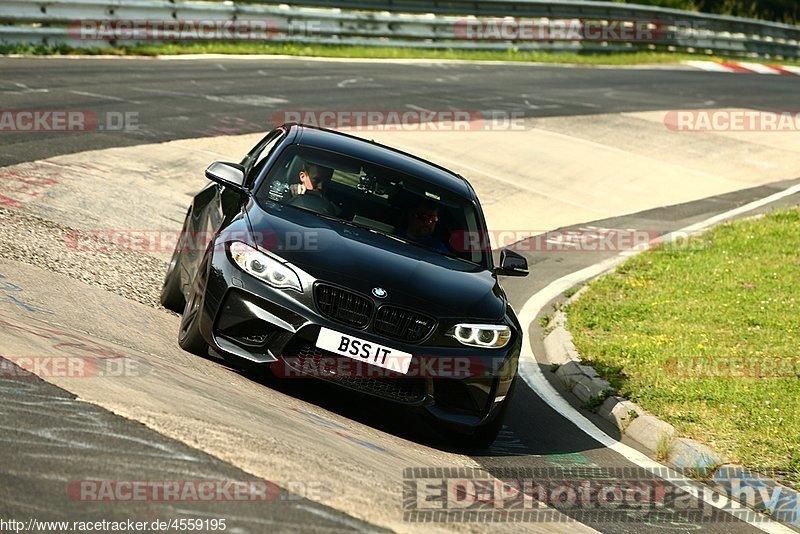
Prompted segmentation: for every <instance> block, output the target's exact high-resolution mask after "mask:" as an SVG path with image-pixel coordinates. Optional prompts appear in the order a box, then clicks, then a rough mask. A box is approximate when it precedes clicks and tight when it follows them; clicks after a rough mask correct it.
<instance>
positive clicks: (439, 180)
mask: <svg viewBox="0 0 800 534" xmlns="http://www.w3.org/2000/svg"><path fill="white" fill-rule="evenodd" d="M284 127H285V128H286V129H293V130H295V131H296V132H297V136H296V137H295V138H294V140H293V143H295V144H298V145H302V146H309V147H313V148H321V149H324V150H330V151H331V152H337V153H340V154H345V155H348V156H353V157H356V158H359V159H362V160H364V161H369V162H370V163H375V164H378V165H382V166H385V167H389V168H391V169H397V170H398V171H400V172H403V173H406V174H410V175H412V176H415V177H417V178H420V179H423V180H426V181H428V182H430V183H432V184H434V185H437V186H439V187H441V188H442V189H447V190H448V191H451V192H453V193H456V194H459V195H461V196H463V197H466V198H469V199H471V200H475V199H476V197H475V193H474V191H473V189H472V187H471V186H470V185H469V184H468V183H467V181H466V180H465V179H464V177H462V176H461V175H458V174H456V173H454V172H453V171H450V170H448V169H445V168H444V167H440V166H439V165H436V164H435V163H431V162H430V161H427V160H424V159H422V158H419V157H417V156H414V155H412V154H408V153H406V152H402V151H400V150H397V149H395V148H392V147H389V146H386V145H382V144H380V143H376V142H375V141H371V140H366V139H362V138H360V137H355V136H352V135H348V134H346V133H342V132H337V131H335V130H327V129H325V128H317V127H315V126H309V125H305V124H286V125H284Z"/></svg>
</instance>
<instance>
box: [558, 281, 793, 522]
mask: <svg viewBox="0 0 800 534" xmlns="http://www.w3.org/2000/svg"><path fill="white" fill-rule="evenodd" d="M587 287H588V286H583V287H582V288H581V289H580V290H579V291H578V292H577V293H575V294H574V295H573V296H572V297H570V298H569V299H567V304H569V303H570V302H573V301H574V300H576V299H577V298H578V297H580V295H581V294H583V292H584V291H585V290H586V288H587ZM566 319H567V316H566V314H565V313H564V312H563V311H560V310H559V311H557V312H556V314H555V315H554V316H553V318H552V319H551V321H550V323H549V324H548V325H547V328H546V330H545V331H546V332H547V331H548V329H550V328H552V331H550V332H549V333H548V334H547V335H546V336H545V339H544V349H545V355H546V358H547V361H548V362H550V363H551V364H555V365H558V369H556V371H555V375H556V377H558V379H559V380H561V382H562V383H563V384H564V386H565V387H566V388H567V389H568V390H570V391H571V392H572V393H573V394H574V395H575V396H576V397H577V398H578V399H580V400H581V402H583V403H584V404H585V405H592V404H595V403H597V404H599V408H598V409H597V413H598V414H599V415H600V416H601V417H602V418H603V419H605V420H607V421H609V422H611V423H612V424H614V425H616V427H617V428H618V429H619V431H620V433H622V434H624V435H626V436H628V437H630V438H631V439H633V440H635V441H637V442H638V443H640V444H641V445H643V446H644V447H645V448H646V449H647V450H648V451H649V452H650V453H651V454H652V455H654V456H662V457H663V459H665V460H667V461H668V462H669V463H671V464H673V465H674V466H676V467H678V468H680V469H684V470H692V471H695V472H696V474H697V475H699V476H701V477H702V478H707V482H710V483H711V484H712V485H713V488H714V489H715V490H717V491H719V492H721V493H722V494H723V495H726V496H729V497H731V498H732V499H733V500H736V501H738V502H740V503H742V504H744V505H745V506H747V507H749V508H752V509H754V510H756V511H759V512H763V513H765V514H767V515H769V516H770V517H771V518H772V519H775V520H777V521H781V522H784V523H788V524H791V525H795V526H800V492H797V491H795V490H793V489H791V488H788V487H786V486H784V485H782V484H780V483H779V482H777V481H775V480H773V479H771V478H768V477H766V476H763V475H760V474H757V473H754V472H752V471H750V470H748V469H747V468H745V467H742V466H740V465H735V464H730V463H728V461H727V459H726V458H725V457H724V456H722V455H721V454H719V453H717V452H716V451H714V450H713V449H711V448H710V447H708V446H707V445H704V444H702V443H699V442H697V441H695V440H692V439H688V438H681V437H677V436H676V432H675V427H673V426H672V425H670V424H669V423H667V422H665V421H662V420H661V419H659V418H657V417H656V416H654V415H652V414H648V413H647V412H645V411H644V410H643V409H642V408H641V407H640V406H639V405H637V404H636V403H634V402H631V401H629V400H627V399H625V398H623V397H619V396H616V395H615V394H614V393H615V391H614V390H613V389H612V388H611V386H610V384H609V383H608V382H607V381H606V380H603V379H602V378H600V377H599V376H598V375H597V371H595V370H594V368H592V367H591V366H588V365H583V364H581V363H580V362H581V358H580V354H579V353H578V350H577V348H576V347H575V343H574V342H573V339H572V334H570V332H569V330H567V328H566Z"/></svg>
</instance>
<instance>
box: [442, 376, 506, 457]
mask: <svg viewBox="0 0 800 534" xmlns="http://www.w3.org/2000/svg"><path fill="white" fill-rule="evenodd" d="M516 384H517V377H514V380H513V381H512V382H511V386H510V387H509V388H508V393H507V394H506V398H505V399H503V405H502V406H501V407H500V413H498V414H497V416H495V418H494V419H493V420H492V422H490V423H488V424H486V425H483V426H481V427H479V428H478V429H477V430H476V431H475V432H474V433H473V434H471V435H468V436H464V435H463V434H462V435H461V436H458V437H455V436H454V441H455V443H456V444H458V445H460V446H462V447H466V448H469V449H488V448H489V447H490V446H491V445H492V443H494V442H495V440H496V439H497V435H498V434H499V433H500V431H501V430H502V429H503V423H504V421H505V419H506V413H507V412H508V407H509V406H511V400H512V398H513V396H514V389H516V388H515V386H516Z"/></svg>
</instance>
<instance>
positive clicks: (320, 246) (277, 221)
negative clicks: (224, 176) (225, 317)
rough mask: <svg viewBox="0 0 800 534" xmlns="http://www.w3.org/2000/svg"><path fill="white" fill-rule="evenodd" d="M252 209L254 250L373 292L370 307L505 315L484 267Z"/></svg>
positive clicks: (326, 223)
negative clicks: (379, 291) (377, 291)
mask: <svg viewBox="0 0 800 534" xmlns="http://www.w3.org/2000/svg"><path fill="white" fill-rule="evenodd" d="M251 206H252V207H251V209H249V210H248V218H249V221H250V225H251V230H252V232H253V236H254V237H255V239H256V240H257V241H258V242H259V246H260V247H261V248H263V249H266V250H269V251H271V252H274V253H275V254H277V255H279V256H281V257H282V258H284V259H285V260H287V261H288V262H290V263H292V264H293V265H296V266H298V267H300V268H301V269H303V270H304V271H305V272H307V273H308V274H310V275H311V276H313V277H314V278H317V279H318V280H321V281H326V282H331V283H333V284H337V285H342V286H345V287H348V288H350V289H353V290H355V291H358V292H359V293H362V294H365V295H371V294H372V289H373V288H376V287H380V288H383V289H385V290H386V291H387V293H388V295H387V296H386V297H385V298H383V299H377V298H373V300H375V301H376V302H381V303H391V304H396V305H399V306H406V307H410V308H413V309H417V310H419V311H422V312H426V313H429V314H431V315H435V316H439V317H462V318H469V319H476V320H478V319H482V320H492V321H496V320H499V319H501V318H502V317H503V316H504V315H505V311H506V300H505V295H504V293H503V291H502V290H501V289H500V287H499V286H498V284H497V280H496V278H495V277H494V276H493V275H492V273H491V272H490V271H489V270H488V269H486V268H485V267H482V266H479V265H475V264H472V263H469V262H465V261H462V260H459V259H457V258H451V257H448V256H444V255H442V254H439V253H437V252H435V251H432V250H428V249H425V248H422V247H418V246H415V245H411V244H408V243H404V242H402V241H399V240H396V239H393V238H391V237H388V236H385V235H382V234H379V233H377V232H373V231H370V230H367V229H365V228H359V227H355V226H351V225H348V224H346V223H342V222H339V221H334V220H328V219H324V218H321V217H319V216H317V215H316V214H313V213H310V212H305V211H303V210H300V209H297V208H293V207H289V206H282V205H280V204H275V203H270V205H269V206H268V209H269V211H266V210H264V209H262V208H261V207H260V206H258V205H257V204H255V203H253V204H252V205H251Z"/></svg>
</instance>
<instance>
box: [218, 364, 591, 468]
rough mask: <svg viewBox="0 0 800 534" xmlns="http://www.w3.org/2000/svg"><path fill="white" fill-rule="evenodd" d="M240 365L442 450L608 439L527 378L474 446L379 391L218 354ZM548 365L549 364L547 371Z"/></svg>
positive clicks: (582, 444) (559, 451)
mask: <svg viewBox="0 0 800 534" xmlns="http://www.w3.org/2000/svg"><path fill="white" fill-rule="evenodd" d="M214 360H215V361H217V362H219V363H221V364H223V365H226V366H228V367H232V368H234V369H237V370H238V372H239V373H240V374H242V376H244V377H245V378H247V379H249V380H252V381H254V382H256V383H258V384H260V385H262V386H264V387H268V388H271V389H274V390H275V391H278V392H280V393H283V394H285V395H289V396H291V397H294V398H296V399H299V400H302V401H304V402H307V403H309V404H313V405H315V406H318V407H320V408H322V409H324V410H327V411H330V412H332V413H335V414H337V415H340V416H342V417H345V418H347V419H351V420H353V421H355V422H358V423H360V424H363V425H367V426H369V427H372V428H375V429H377V430H380V431H382V432H385V433H387V434H391V435H393V436H396V437H398V438H401V439H404V440H408V441H413V442H414V443H417V444H419V445H424V446H426V447H431V448H434V449H437V450H440V451H442V452H449V453H454V454H465V455H468V456H492V457H504V456H505V457H508V456H513V457H519V456H542V455H556V456H557V455H568V454H573V453H582V452H585V451H587V450H591V449H597V448H602V445H601V444H600V443H598V442H597V441H595V440H593V439H592V438H590V437H588V436H587V435H586V434H585V433H584V432H582V431H581V430H580V429H578V428H577V427H575V426H574V425H573V424H572V423H570V422H569V421H567V420H566V419H564V418H563V416H561V415H560V414H558V413H557V412H556V411H555V410H553V409H552V408H550V406H549V405H547V403H546V402H545V401H543V400H542V399H541V398H540V397H539V396H538V395H537V394H536V393H535V392H534V391H533V390H531V389H530V388H529V387H527V385H525V384H524V383H520V386H521V387H518V388H517V392H516V394H515V396H514V398H513V399H512V405H511V407H510V410H509V412H508V415H507V417H506V423H505V425H504V427H503V430H502V431H501V432H500V435H499V436H498V438H497V440H496V441H495V442H494V444H493V445H492V446H491V447H489V448H488V449H474V448H468V447H467V446H465V445H464V444H461V443H459V441H458V438H457V437H456V438H453V436H452V435H451V434H447V433H445V432H442V431H440V429H438V428H437V427H436V426H435V423H434V422H433V421H432V420H429V419H428V418H426V417H424V416H423V415H422V414H420V413H419V412H415V411H413V410H409V409H408V408H406V407H403V406H398V405H396V404H394V403H392V402H389V401H384V400H381V399H378V398H375V397H373V396H369V395H366V394H362V393H359V392H356V391H352V390H349V389H347V388H343V387H341V386H337V385H335V384H331V383H328V382H326V381H324V380H319V379H315V378H291V379H290V378H279V377H276V376H274V375H272V374H271V373H270V372H269V370H268V369H266V368H260V367H257V368H246V369H241V368H238V367H239V366H238V365H237V366H235V367H234V366H233V365H232V364H230V363H228V362H225V361H221V360H216V359H214ZM544 371H545V370H543V372H544Z"/></svg>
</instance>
